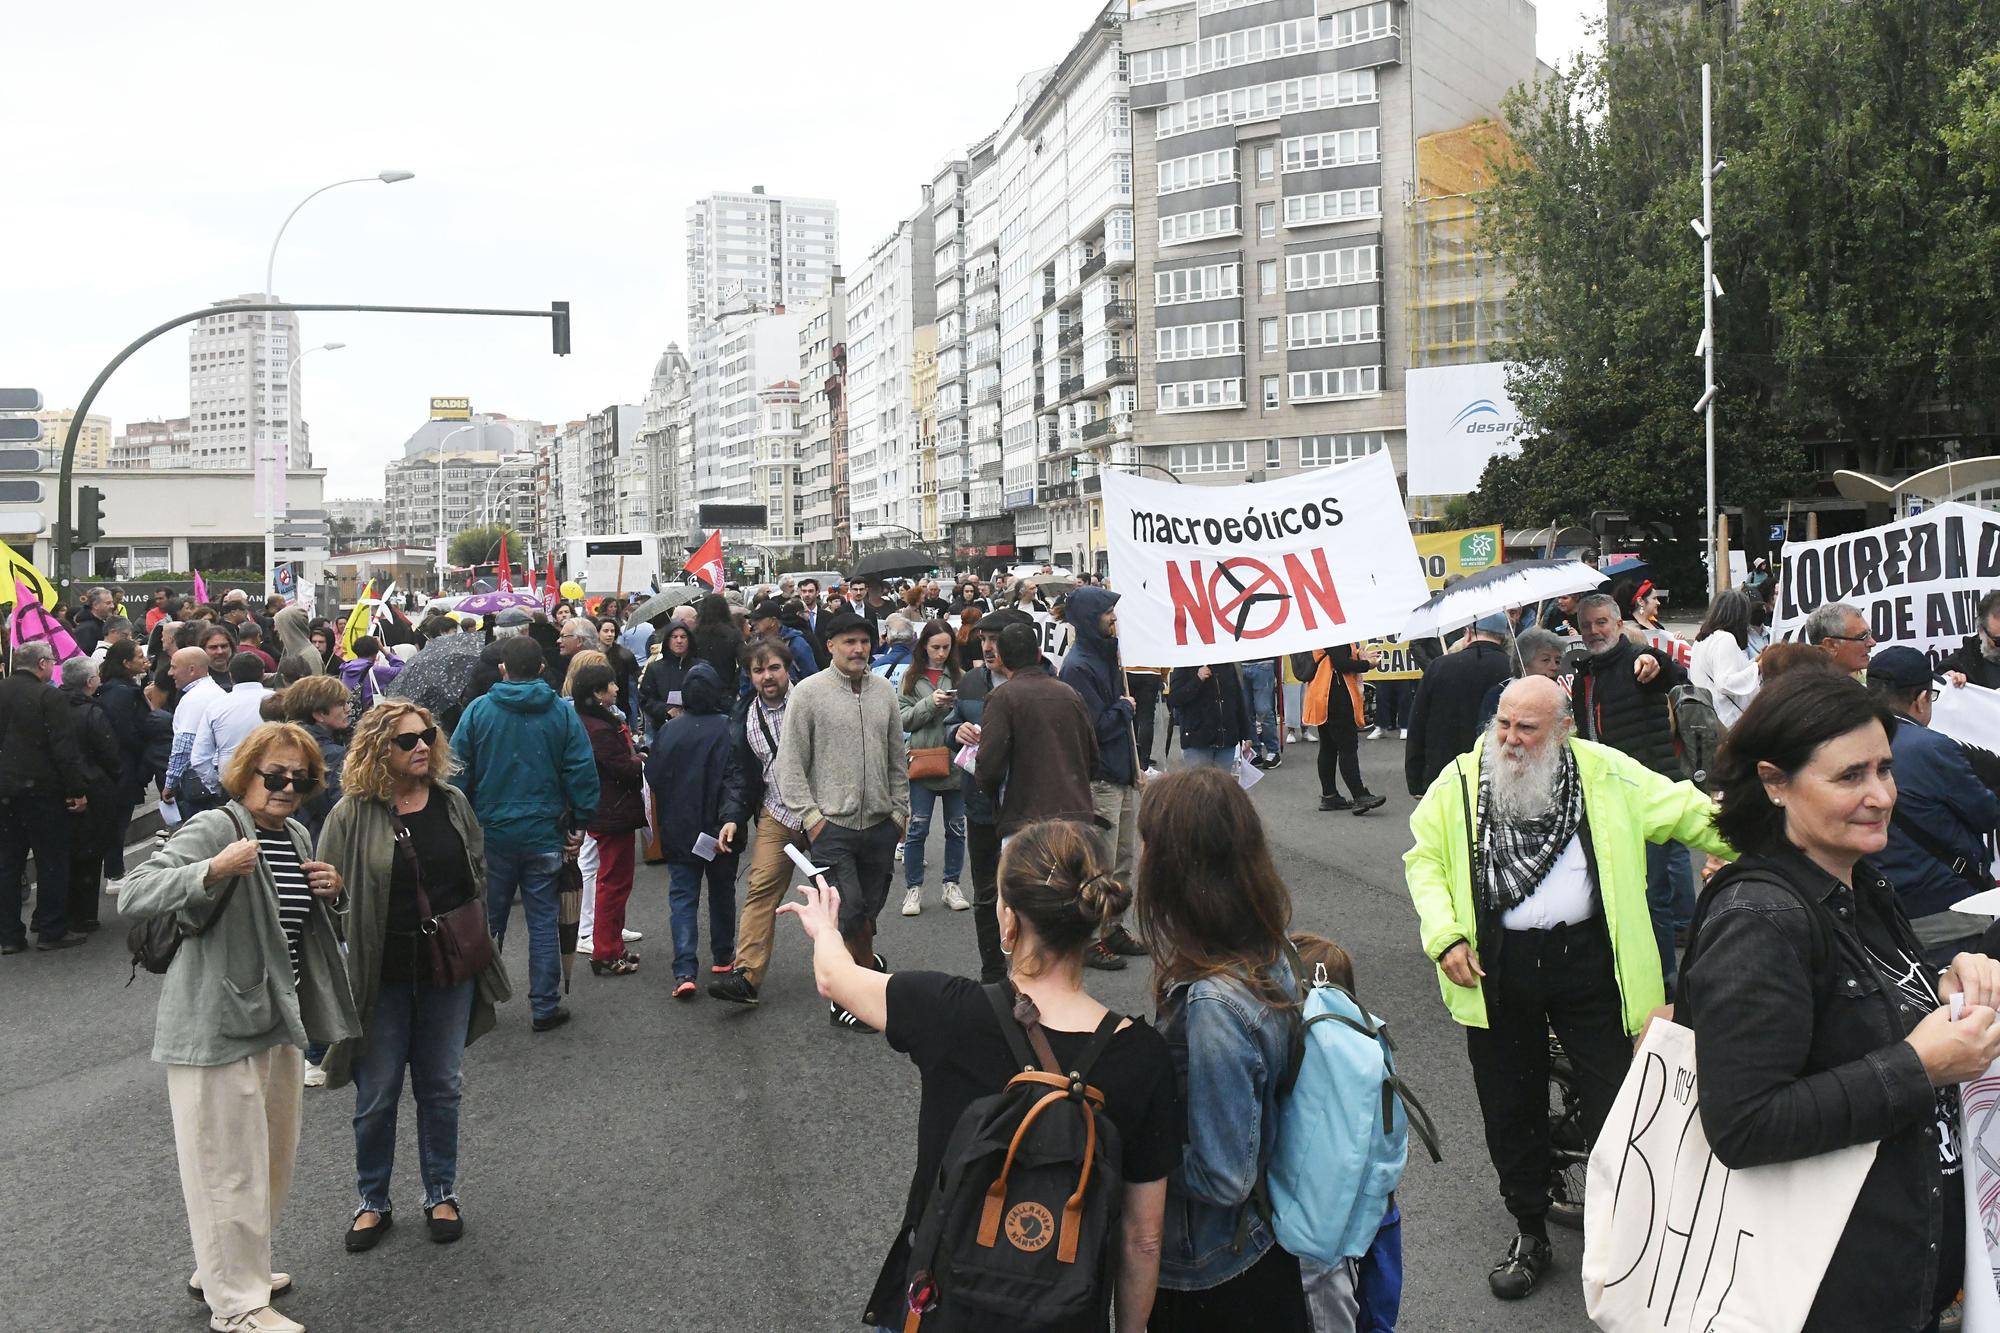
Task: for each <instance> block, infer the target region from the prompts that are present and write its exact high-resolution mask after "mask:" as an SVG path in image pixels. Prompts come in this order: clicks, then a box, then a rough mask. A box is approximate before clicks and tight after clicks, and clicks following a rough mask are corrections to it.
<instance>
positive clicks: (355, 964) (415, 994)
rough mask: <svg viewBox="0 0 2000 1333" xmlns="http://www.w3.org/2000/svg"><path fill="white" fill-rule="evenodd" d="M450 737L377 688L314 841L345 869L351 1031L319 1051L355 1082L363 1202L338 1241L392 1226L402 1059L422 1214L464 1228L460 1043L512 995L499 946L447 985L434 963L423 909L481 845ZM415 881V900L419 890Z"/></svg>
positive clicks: (480, 871) (456, 898)
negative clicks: (410, 1098) (456, 779)
mask: <svg viewBox="0 0 2000 1333" xmlns="http://www.w3.org/2000/svg"><path fill="white" fill-rule="evenodd" d="M450 772H451V744H450V741H449V740H448V739H447V738H446V737H445V735H444V733H443V732H441V731H439V730H438V728H437V724H436V723H435V722H433V721H432V720H431V715H430V713H429V711H427V710H426V709H423V708H419V707H418V706H417V705H415V704H413V703H411V702H410V701H409V700H407V699H384V700H382V701H381V702H380V703H378V704H376V705H375V707H373V708H371V709H369V710H368V711H367V712H366V713H364V714H362V716H361V722H360V725H358V726H356V727H355V729H354V736H353V739H352V740H351V741H350V742H349V743H348V747H347V759H346V762H345V763H344V764H343V765H342V770H341V781H342V785H343V787H344V794H343V795H342V796H341V798H340V804H338V805H336V806H334V807H333V813H331V814H329V815H328V816H327V817H326V827H325V829H324V830H323V831H322V832H321V833H320V851H321V853H322V854H323V855H324V856H325V857H326V858H327V859H328V860H329V861H331V862H333V863H334V864H335V865H337V866H339V867H340V868H341V870H342V871H343V872H344V873H345V874H346V876H347V884H348V893H349V895H350V898H351V903H352V906H351V908H350V910H349V912H348V918H347V979H348V983H349V985H350V986H352V988H353V991H354V1001H355V1009H356V1010H357V1011H358V1013H359V1014H360V1020H361V1021H360V1036H359V1037H358V1038H357V1039H356V1040H353V1041H344V1042H342V1043H341V1044H340V1045H338V1046H336V1047H334V1048H333V1049H332V1050H330V1051H328V1052H327V1053H326V1059H325V1061H324V1062H323V1064H324V1068H325V1070H326V1081H327V1085H328V1086H329V1087H336V1088H337V1087H340V1086H341V1085H342V1084H344V1083H346V1082H347V1081H348V1080H349V1078H352V1079H353V1081H354V1167H355V1181H356V1186H357V1188H358V1190H359V1193H360V1196H361V1197H360V1204H359V1206H358V1207H357V1208H356V1209H355V1212H354V1219H353V1221H352V1223H351V1224H350V1225H349V1227H348V1231H347V1242H346V1243H347V1248H348V1249H349V1250H350V1251H354V1252H357V1253H358V1252H360V1251H363V1250H372V1249H374V1248H375V1246H376V1244H377V1243H378V1242H380V1241H381V1239H382V1237H383V1236H384V1235H386V1234H387V1233H388V1231H389V1227H390V1224H391V1221H392V1219H393V1216H394V1214H393V1212H392V1210H391V1207H390V1203H389V1180H390V1177H391V1175H393V1174H394V1168H395V1160H396V1113H397V1106H398V1103H399V1102H401V1100H402V1096H403V1071H404V1070H405V1069H408V1070H409V1075H410V1091H411V1093H412V1094H413V1095H414V1096H415V1099H416V1103H417V1151H418V1159H419V1161H418V1165H419V1169H420V1170H421V1172H422V1174H423V1181H424V1218H425V1222H426V1226H427V1229H428V1231H429V1234H430V1238H431V1239H432V1240H433V1241H436V1242H438V1243H439V1244H447V1243H449V1242H451V1241H455V1240H457V1239H458V1238H459V1237H460V1236H461V1235H462V1234H464V1230H465V1222H464V1217H463V1214H462V1212H461V1210H460V1208H459V1203H458V1193H457V1189H456V1186H457V1183H458V1107H459V1095H460V1090H461V1088H462V1086H463V1084H462V1079H461V1073H460V1071H461V1069H462V1068H463V1066H464V1063H465V1047H466V1045H467V1043H469V1042H471V1041H472V1040H473V1039H474V1038H476V1037H478V1036H479V1035H480V1034H482V1033H484V1032H486V1031H488V1030H490V1029H491V1028H492V1027H493V1008H494V1006H495V1005H496V1004H499V1003H501V1002H502V1001H505V1000H506V999H508V998H509V997H510V995H511V994H512V992H511V990H510V989H509V987H508V984H507V970H506V967H505V965H504V964H503V963H502V962H501V961H500V955H499V953H498V952H497V951H496V952H495V953H494V955H493V961H492V963H491V964H490V965H488V967H487V968H486V970H485V971H484V972H483V973H481V974H480V975H479V976H477V977H472V978H469V979H467V980H465V981H461V982H459V983H458V984H457V985H455V986H445V985H443V984H442V979H441V978H439V977H438V976H436V975H435V974H434V972H433V969H432V965H431V957H430V954H431V950H430V946H429V944H428V942H427V939H426V932H427V930H428V929H430V928H431V919H432V918H436V917H438V916H441V915H443V914H444V913H446V912H449V911H451V910H452V909H453V908H455V907H459V906H461V905H463V904H464V903H466V902H469V901H471V900H472V899H473V898H474V897H475V896H476V894H477V892H478V886H480V885H482V884H484V883H485V882H486V844H485V839H484V837H483V836H482V834H481V832H480V828H479V820H478V817H477V816H475V815H474V814H473V812H472V802H471V801H470V800H468V799H467V798H466V797H465V795H464V794H463V793H462V792H460V791H459V790H458V788H456V787H454V786H452V785H451V784H450V783H448V782H447V781H446V777H447V776H448V775H449V773H450ZM419 892H421V894H422V896H423V901H422V902H420V901H419V898H418V894H419Z"/></svg>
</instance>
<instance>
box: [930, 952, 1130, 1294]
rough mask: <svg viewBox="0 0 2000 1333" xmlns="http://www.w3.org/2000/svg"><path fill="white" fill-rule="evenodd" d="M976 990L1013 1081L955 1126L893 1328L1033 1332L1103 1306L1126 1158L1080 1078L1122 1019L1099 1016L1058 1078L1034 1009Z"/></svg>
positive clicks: (1007, 994) (989, 989)
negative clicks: (901, 1313)
mask: <svg viewBox="0 0 2000 1333" xmlns="http://www.w3.org/2000/svg"><path fill="white" fill-rule="evenodd" d="M982 989H983V990H985V992H986V997H987V999H988V1000H989V1001H991V1002H992V1005H993V1014H994V1017H995V1018H997V1019H998V1020H999V1022H1000V1031H1001V1032H1002V1033H1003V1034H1005V1036H1006V1038H1007V1045H1008V1047H1009V1049H1010V1050H1012V1051H1013V1054H1014V1060H1015V1062H1016V1063H1017V1064H1018V1065H1019V1066H1020V1067H1021V1072H1020V1073H1018V1074H1016V1075H1014V1076H1013V1077H1012V1078H1010V1079H1009V1080H1007V1086H1006V1087H1004V1088H1002V1089H1001V1090H1000V1091H999V1092H996V1093H994V1094H993V1095H992V1096H990V1097H982V1098H980V1099H979V1100H978V1101H976V1102H974V1103H972V1105H970V1106H968V1107H966V1108H965V1112H964V1114H962V1115H961V1116H960V1117H959V1119H958V1125H957V1126H956V1127H955V1128H954V1129H953V1130H952V1134H951V1140H950V1142H949V1143H948V1144H947V1145H946V1147H945V1152H944V1158H943V1160H942V1162H941V1163H940V1165H939V1167H938V1175H937V1179H936V1180H935V1181H934V1182H933V1183H932V1186H931V1193H930V1200H929V1202H928V1203H926V1204H925V1206H924V1212H923V1218H922V1220H921V1221H919V1222H918V1224H917V1228H916V1232H915V1235H914V1237H913V1239H912V1242H911V1245H910V1281H909V1288H908V1305H907V1309H908V1314H907V1316H906V1317H905V1319H904V1322H903V1330H904V1333H916V1331H917V1328H918V1326H919V1325H922V1326H923V1327H924V1328H926V1329H928V1330H936V1329H953V1328H960V1327H963V1326H964V1324H965V1322H967V1321H974V1322H978V1323H980V1324H992V1323H995V1322H999V1321H1003V1320H1004V1321H1005V1322H1006V1323H1007V1324H1008V1325H1009V1326H1010V1328H1011V1329H1013V1330H1014V1331H1015V1333H1034V1331H1035V1330H1037V1329H1047V1328H1055V1327H1060V1326H1062V1325H1064V1324H1069V1323H1074V1322H1076V1321H1079V1320H1082V1319H1086V1318H1090V1317H1093V1316H1095V1317H1099V1318H1101V1317H1102V1316H1103V1315H1104V1314H1105V1313H1106V1312H1107V1311H1108V1310H1109V1308H1110V1302H1111V1290H1112V1282H1111V1259H1112V1256H1113V1254H1114V1253H1115V1251H1114V1249H1113V1246H1112V1244H1111V1242H1112V1239H1113V1237H1114V1236H1115V1235H1116V1233H1117V1229H1118V1217H1119V1213H1120V1211H1121V1208H1122V1205H1123V1203H1124V1191H1125V1182H1124V1178H1123V1176H1122V1175H1121V1173H1120V1167H1121V1164H1122V1161H1123V1158H1122V1156H1121V1155H1120V1151H1119V1142H1118V1127H1117V1126H1116V1125H1114V1124H1113V1123H1112V1122H1111V1118H1110V1117H1109V1116H1107V1115H1105V1114H1104V1109H1103V1108H1104V1095H1103V1094H1102V1093H1101V1092H1099V1091H1098V1090H1097V1089H1096V1088H1093V1087H1091V1086H1090V1085H1089V1084H1088V1082H1087V1081H1086V1080H1087V1079H1088V1078H1089V1076H1090V1070H1091V1067H1092V1066H1093V1065H1094V1064H1096V1062H1097V1059H1098V1057H1099V1056H1101V1055H1103V1054H1104V1048H1105V1047H1106V1046H1108V1045H1110V1044H1111V1036H1112V1034H1113V1033H1114V1032H1116V1031H1117V1030H1118V1025H1119V1023H1120V1022H1122V1021H1123V1019H1122V1018H1121V1017H1120V1016H1119V1015H1118V1014H1115V1013H1113V1014H1106V1015H1105V1016H1104V1021H1103V1022H1102V1023H1100V1024H1098V1026H1097V1031H1096V1033H1095V1034H1094V1035H1093V1036H1092V1037H1091V1039H1090V1045H1089V1046H1088V1047H1087V1048H1085V1050H1084V1052H1083V1056H1082V1058H1081V1059H1079V1060H1078V1061H1077V1063H1076V1068H1075V1069H1073V1070H1070V1071H1069V1072H1067V1073H1065V1072H1063V1070H1062V1066H1061V1064H1060V1062H1059V1061H1057V1060H1056V1058H1055V1053H1054V1052H1053V1051H1052V1050H1050V1048H1049V1042H1048V1038H1047V1036H1045V1035H1044V1034H1043V1032H1042V1029H1041V1025H1040V1022H1039V1015H1038V1014H1037V1013H1036V1012H1035V1007H1034V1002H1033V1001H1031V1000H1029V999H1027V998H1026V997H1025V996H1024V997H1021V999H1020V1000H1019V1001H1018V1006H1019V1007H1018V1008H1017V1007H1016V1003H1017V1002H1016V1001H1015V999H1014V996H1013V993H1012V991H1011V988H1009V987H1007V986H1001V985H994V986H986V987H983V988H982ZM1031 1047H1032V1049H1031ZM1037 1057H1039V1060H1038V1058H1037Z"/></svg>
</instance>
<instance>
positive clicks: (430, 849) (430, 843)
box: [382, 791, 472, 981]
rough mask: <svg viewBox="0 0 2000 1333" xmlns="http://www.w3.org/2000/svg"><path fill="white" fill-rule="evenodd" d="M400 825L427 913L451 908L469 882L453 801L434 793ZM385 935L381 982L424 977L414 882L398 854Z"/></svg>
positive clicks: (462, 896)
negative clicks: (421, 883) (412, 849)
mask: <svg viewBox="0 0 2000 1333" xmlns="http://www.w3.org/2000/svg"><path fill="white" fill-rule="evenodd" d="M403 827H405V828H407V829H408V830H409V831H410V840H411V843H412V845H413V846H414V847H415V849H416V853H417V869H418V871H420V872H421V873H422V875H423V877H424V895H425V896H426V897H428V898H429V899H430V900H431V914H432V915H434V916H435V915H437V914H439V913H442V912H449V911H450V910H451V909H452V908H454V907H457V906H459V905H460V904H461V903H463V902H465V900H466V899H468V898H470V897H471V896H472V888H471V885H470V884H469V883H467V880H468V878H469V875H470V872H469V871H468V870H467V868H466V862H465V840H464V839H463V838H460V837H459V836H458V830H457V829H456V828H453V827H452V823H451V802H450V801H449V800H447V799H446V798H445V797H444V796H442V795H440V794H439V793H437V792H435V791H433V792H432V793H431V798H430V801H429V802H428V803H427V804H426V805H425V806H424V808H423V809H421V810H418V811H416V812H415V813H414V814H407V815H404V816H403ZM390 865H391V866H392V870H391V873H390V876H389V923H388V936H387V938H385V939H384V940H383V942H382V980H384V981H411V980H427V979H428V977H429V969H428V966H427V965H426V964H425V961H424V960H425V958H426V953H425V951H424V950H423V949H421V948H419V947H417V946H418V945H419V943H420V942H421V941H420V940H419V938H418V935H417V930H418V926H419V925H420V923H421V914H420V913H419V912H418V911H417V881H416V876H415V874H413V873H412V871H411V868H410V863H409V861H408V860H407V859H405V858H404V857H403V855H402V854H401V853H400V852H399V853H397V854H396V855H395V856H393V857H392V858H391V859H390Z"/></svg>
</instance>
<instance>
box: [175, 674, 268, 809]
mask: <svg viewBox="0 0 2000 1333" xmlns="http://www.w3.org/2000/svg"><path fill="white" fill-rule="evenodd" d="M269 693H270V691H269V690H267V689H265V688H264V685H263V682H262V681H255V680H251V681H243V682H240V683H239V684H238V685H237V686H236V688H235V689H233V690H231V691H229V692H228V693H227V694H220V693H218V695H217V697H216V699H215V700H214V701H213V702H212V703H210V704H209V705H208V707H207V709H205V710H204V711H203V713H202V718H201V726H200V727H199V728H198V729H197V730H196V731H195V733H194V753H193V754H192V755H190V756H189V757H188V765H189V766H190V767H191V768H194V769H196V770H198V771H199V772H200V773H201V776H202V778H203V779H204V780H205V781H206V782H208V783H209V785H210V786H215V785H218V783H219V780H220V777H221V774H222V770H223V769H224V768H226V767H228V766H229V761H230V759H231V758H232V757H233V756H234V755H235V754H236V747H237V746H239V745H241V744H243V740H244V738H245V737H247V736H248V735H249V734H250V733H251V732H253V731H255V730H256V729H257V727H258V724H259V723H261V722H263V720H264V715H263V708H262V705H263V702H264V696H265V695H267V694H269Z"/></svg>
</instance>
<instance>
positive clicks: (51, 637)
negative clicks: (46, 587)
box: [12, 579, 83, 662]
mask: <svg viewBox="0 0 2000 1333" xmlns="http://www.w3.org/2000/svg"><path fill="white" fill-rule="evenodd" d="M12 634H13V641H14V646H15V647H17V648H18V647H20V646H21V645H22V644H24V643H46V644H48V645H49V647H51V648H53V649H55V653H56V661H58V662H67V661H68V660H69V659H70V658H72V657H81V656H83V650H82V649H81V648H78V647H77V646H76V640H75V639H72V638H71V637H70V636H69V631H68V630H66V629H64V628H63V627H62V622H61V621H60V620H57V619H56V618H55V617H54V616H52V615H50V614H49V612H48V610H47V609H46V608H44V607H43V606H42V604H41V602H39V601H38V600H36V598H35V594H34V592H33V591H32V590H31V589H30V588H29V587H28V585H27V584H25V583H23V582H21V581H20V580H19V579H16V580H15V581H14V623H13V629H12Z"/></svg>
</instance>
